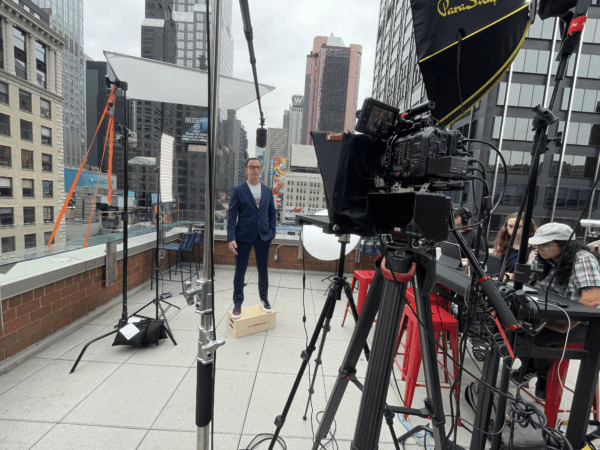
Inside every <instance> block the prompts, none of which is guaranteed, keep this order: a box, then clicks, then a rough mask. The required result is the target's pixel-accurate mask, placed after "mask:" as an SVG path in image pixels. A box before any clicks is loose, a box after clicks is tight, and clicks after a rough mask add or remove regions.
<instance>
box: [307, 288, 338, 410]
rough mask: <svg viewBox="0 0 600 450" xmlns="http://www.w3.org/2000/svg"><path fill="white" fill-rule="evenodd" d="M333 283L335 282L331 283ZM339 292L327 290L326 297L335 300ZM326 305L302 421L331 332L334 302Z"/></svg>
mask: <svg viewBox="0 0 600 450" xmlns="http://www.w3.org/2000/svg"><path fill="white" fill-rule="evenodd" d="M333 283H335V281H334V282H333ZM338 292H339V288H337V287H336V288H331V289H329V293H328V294H327V295H328V296H330V295H333V296H334V297H335V298H337V293H338ZM326 303H328V304H329V303H330V307H329V311H327V316H326V317H325V323H324V324H323V334H322V336H321V343H320V344H319V351H318V352H317V358H316V359H315V370H314V372H313V377H312V379H311V380H310V386H309V388H308V400H307V401H306V408H305V409H304V416H302V418H303V419H304V420H306V417H307V416H306V414H307V413H308V407H309V406H310V402H311V399H312V395H313V393H314V392H315V390H314V387H315V381H316V379H317V374H318V372H319V366H320V365H321V364H322V359H321V358H322V355H323V348H324V347H325V339H326V338H327V333H328V332H329V330H331V326H330V325H329V324H330V322H331V317H332V316H333V310H334V309H335V303H336V302H328V301H326Z"/></svg>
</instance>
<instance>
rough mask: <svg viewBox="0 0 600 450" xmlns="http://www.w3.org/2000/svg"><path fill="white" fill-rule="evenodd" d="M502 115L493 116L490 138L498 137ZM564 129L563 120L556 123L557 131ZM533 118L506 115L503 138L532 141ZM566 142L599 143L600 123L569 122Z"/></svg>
mask: <svg viewBox="0 0 600 450" xmlns="http://www.w3.org/2000/svg"><path fill="white" fill-rule="evenodd" d="M501 124H502V117H500V116H496V117H494V128H493V130H492V139H500V126H501ZM564 129H565V123H564V122H563V121H561V122H559V124H558V133H559V134H561V133H562V132H563V131H564ZM533 135H534V131H533V119H524V118H518V117H507V118H506V125H505V126H504V139H509V140H515V141H530V142H532V141H533ZM567 144H575V145H594V146H596V145H600V124H591V123H578V122H570V123H569V133H568V135H567Z"/></svg>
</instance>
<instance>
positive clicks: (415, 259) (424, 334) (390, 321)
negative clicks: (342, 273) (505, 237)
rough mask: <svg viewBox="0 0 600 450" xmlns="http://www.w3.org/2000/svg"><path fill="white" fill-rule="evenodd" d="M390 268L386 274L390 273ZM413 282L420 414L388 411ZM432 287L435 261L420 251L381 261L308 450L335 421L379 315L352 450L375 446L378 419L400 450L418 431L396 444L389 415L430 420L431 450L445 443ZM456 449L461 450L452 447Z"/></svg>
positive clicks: (390, 255) (394, 254) (410, 410)
mask: <svg viewBox="0 0 600 450" xmlns="http://www.w3.org/2000/svg"><path fill="white" fill-rule="evenodd" d="M390 269H391V270H390ZM411 279H412V285H413V289H414V298H415V304H416V307H417V317H418V318H419V334H420V340H421V349H422V353H423V369H424V372H425V380H426V382H425V385H426V390H427V399H426V400H425V407H424V408H422V409H415V408H399V407H392V406H387V405H386V404H385V400H386V397H387V392H388V387H389V383H390V377H391V373H392V370H393V361H394V350H395V348H396V339H397V336H398V331H399V328H400V321H401V318H402V312H403V310H404V306H405V304H406V296H405V293H406V285H407V282H408V281H410V280H411ZM434 284H435V257H434V256H431V255H430V254H429V253H427V252H426V251H423V250H416V249H406V250H396V251H393V250H389V251H388V252H387V253H386V258H385V259H384V260H383V261H382V263H381V265H380V267H379V268H378V269H377V271H376V273H375V277H374V278H373V282H372V284H371V289H370V291H369V294H368V295H367V299H366V301H365V304H364V306H363V309H362V311H361V315H360V318H359V320H358V323H357V326H356V329H355V331H354V334H353V335H352V339H351V340H350V344H349V346H348V350H347V351H346V356H345V357H344V361H343V363H342V367H341V369H340V373H339V376H338V378H337V380H336V383H335V386H334V388H333V391H332V393H331V396H330V398H329V401H328V403H327V407H326V409H325V412H324V414H323V418H322V420H321V425H320V426H319V429H318V430H317V433H316V438H315V442H314V445H313V450H317V449H319V447H320V442H321V441H322V440H323V439H324V438H325V437H326V436H327V433H328V431H329V428H330V427H331V424H332V423H333V419H334V416H335V414H336V412H337V409H338V407H339V405H340V403H341V401H342V398H343V395H344V392H345V390H346V387H347V385H348V382H349V381H350V380H351V379H352V378H353V377H354V375H355V373H356V363H357V362H358V358H359V356H360V351H361V348H362V346H363V345H364V344H365V343H366V340H367V336H368V335H369V331H370V330H371V327H372V325H373V321H374V319H375V316H376V315H377V313H378V312H379V316H378V320H377V327H376V330H375V336H374V340H373V350H372V352H371V359H370V361H369V365H368V368H367V374H366V378H365V384H364V388H363V395H362V399H361V404H360V409H359V413H358V420H357V424H356V429H355V434H354V439H353V441H352V445H351V450H370V449H376V448H377V447H378V442H379V436H380V433H381V425H382V418H383V417H385V418H386V422H387V424H388V426H389V427H390V430H391V433H392V436H393V437H394V444H395V446H396V448H397V449H399V448H400V447H399V442H402V441H404V440H405V439H407V438H408V437H410V436H411V435H413V434H414V433H416V432H418V431H420V430H422V429H423V428H422V427H421V428H419V427H416V428H414V429H413V430H411V431H409V432H408V433H406V434H404V435H403V436H401V437H400V438H398V439H396V438H395V434H394V431H393V426H392V420H391V419H392V418H393V414H395V413H400V414H410V415H416V416H420V417H431V419H432V425H433V427H432V430H431V433H432V434H433V438H434V441H435V448H436V450H440V449H441V448H442V442H443V440H444V438H445V431H444V424H445V416H444V409H443V405H442V393H441V387H440V380H439V374H438V371H437V356H436V352H435V347H434V343H433V341H432V340H431V339H430V336H431V335H433V324H432V320H431V305H430V302H429V293H430V292H431V290H432V288H433V286H434ZM456 448H460V447H456Z"/></svg>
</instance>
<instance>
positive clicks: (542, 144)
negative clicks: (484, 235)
mask: <svg viewBox="0 0 600 450" xmlns="http://www.w3.org/2000/svg"><path fill="white" fill-rule="evenodd" d="M586 3H587V6H585V5H584V4H586ZM588 6H589V2H588V1H587V0H584V1H581V0H580V1H579V2H578V5H577V9H576V11H575V14H572V13H569V14H568V15H566V16H565V18H569V19H574V18H575V16H581V15H585V14H586V11H587V7H588ZM562 25H563V36H562V41H561V48H560V50H559V55H558V68H557V71H556V75H555V79H554V80H555V83H554V86H553V91H552V95H551V98H550V102H549V104H548V108H544V107H542V106H541V105H538V106H536V107H535V108H533V111H534V112H535V117H534V119H533V127H534V129H535V135H534V138H533V146H532V150H531V154H532V155H533V158H532V163H531V170H530V172H529V178H528V180H527V184H526V187H525V192H524V193H523V198H522V200H521V204H520V206H519V211H518V213H517V217H516V219H515V224H516V226H517V227H518V225H519V224H520V223H521V218H522V219H523V220H522V221H523V227H522V229H523V232H522V233H521V243H520V246H519V255H518V259H517V263H516V265H515V272H514V289H515V290H520V289H522V287H523V284H524V283H528V282H529V278H530V272H531V270H530V267H529V265H528V264H527V256H528V255H527V253H528V252H527V249H528V246H529V230H530V228H531V221H532V217H533V208H534V206H535V187H536V186H537V177H538V170H539V163H540V157H541V155H543V154H544V153H546V151H547V150H548V144H549V142H553V141H554V142H557V138H555V139H551V140H549V139H548V127H549V126H550V125H551V124H554V123H556V122H557V121H558V117H556V116H555V115H554V114H553V112H552V109H553V108H554V103H555V101H556V97H557V94H558V91H559V87H560V82H561V81H562V80H563V79H564V76H565V74H566V71H567V64H568V62H569V58H570V56H571V55H572V53H573V51H574V50H575V49H576V47H577V46H580V45H581V43H580V39H581V32H579V33H577V32H576V33H572V34H568V32H567V25H566V24H564V23H563V24H562ZM553 39H554V37H553ZM562 139H567V136H566V135H563V136H562ZM556 195H558V192H557V193H556ZM516 234H517V233H513V235H512V236H511V239H510V242H509V244H508V248H509V249H510V248H512V246H513V244H514V239H515V237H516ZM508 256H509V252H507V253H506V255H505V257H504V261H503V264H502V271H501V274H500V275H501V279H502V278H503V277H504V273H505V270H506V264H507V262H508ZM515 337H516V336H515V335H514V333H511V335H509V338H510V339H511V341H513V342H514V340H515ZM498 366H499V354H498V351H497V348H493V349H492V351H491V352H490V354H489V355H488V357H487V359H486V360H485V363H484V368H483V371H484V373H489V374H490V375H492V374H493V375H492V379H490V380H488V382H489V381H494V382H495V378H496V374H497V370H498ZM510 370H511V369H510V367H508V366H507V365H506V364H504V365H502V368H501V373H502V375H501V379H500V385H499V390H500V392H508V388H509V383H510V379H509V376H510ZM521 370H522V371H524V370H525V367H524V365H523V367H522V369H521ZM493 384H495V383H493ZM479 392H480V393H481V394H482V395H479V396H478V408H477V413H478V414H477V418H478V420H479V421H482V422H481V423H480V424H479V425H484V424H487V423H489V417H490V413H491V408H492V399H493V395H492V393H491V389H489V388H488V387H487V385H484V384H483V383H482V384H480V386H479ZM496 397H497V398H496V401H497V408H496V414H495V418H494V430H492V432H493V434H492V445H491V448H492V449H493V450H497V449H498V448H499V447H500V440H501V435H500V433H499V431H500V430H501V429H502V427H503V424H504V420H505V411H506V397H505V396H504V395H497V396H496ZM477 425H478V423H477V422H476V423H475V429H474V432H473V435H472V438H471V447H470V448H471V450H478V449H479V448H483V447H481V445H483V444H484V442H485V438H486V434H485V433H483V432H482V431H481V429H484V428H478V427H477ZM568 438H569V440H571V441H573V440H574V439H575V438H576V437H573V436H568Z"/></svg>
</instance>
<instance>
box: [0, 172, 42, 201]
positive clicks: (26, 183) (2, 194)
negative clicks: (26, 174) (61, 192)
mask: <svg viewBox="0 0 600 450" xmlns="http://www.w3.org/2000/svg"><path fill="white" fill-rule="evenodd" d="M34 184H35V183H34V180H32V179H29V178H23V179H22V194H23V198H34V197H35V190H34ZM6 197H13V179H12V178H11V177H0V198H6ZM42 197H43V198H53V197H54V186H53V182H52V181H48V180H43V181H42Z"/></svg>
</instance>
